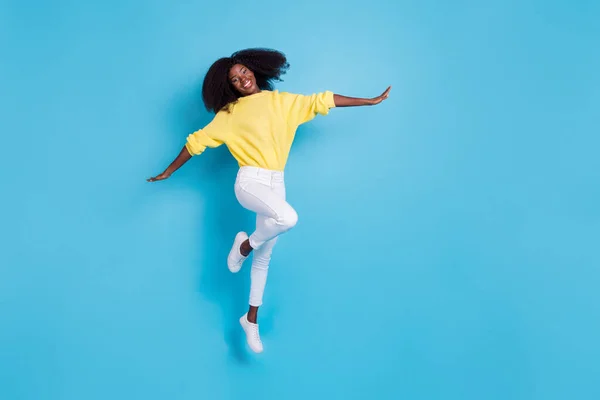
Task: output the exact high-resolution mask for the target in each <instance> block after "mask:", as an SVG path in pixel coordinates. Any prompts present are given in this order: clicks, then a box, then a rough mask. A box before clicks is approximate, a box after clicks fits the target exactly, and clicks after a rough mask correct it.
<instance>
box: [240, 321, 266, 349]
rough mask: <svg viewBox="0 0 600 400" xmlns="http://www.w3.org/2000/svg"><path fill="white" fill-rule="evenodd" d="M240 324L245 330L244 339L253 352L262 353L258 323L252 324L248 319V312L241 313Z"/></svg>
mask: <svg viewBox="0 0 600 400" xmlns="http://www.w3.org/2000/svg"><path fill="white" fill-rule="evenodd" d="M240 325H242V328H244V332H246V341H247V342H248V346H250V349H252V351H253V352H255V353H262V351H263V345H262V342H261V340H260V334H259V333H258V324H253V323H252V322H250V321H248V314H247V313H246V314H244V315H242V317H241V318H240Z"/></svg>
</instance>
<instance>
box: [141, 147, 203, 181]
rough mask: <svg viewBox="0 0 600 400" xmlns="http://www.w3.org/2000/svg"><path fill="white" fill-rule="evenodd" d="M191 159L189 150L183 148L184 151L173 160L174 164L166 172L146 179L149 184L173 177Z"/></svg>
mask: <svg viewBox="0 0 600 400" xmlns="http://www.w3.org/2000/svg"><path fill="white" fill-rule="evenodd" d="M190 158H192V156H191V154H190V152H189V151H188V149H187V148H186V147H185V146H183V149H181V151H180V152H179V155H178V156H177V157H176V158H175V160H173V162H172V163H171V164H170V165H169V166H168V167H167V169H165V170H164V172H162V173H161V174H159V175H157V176H155V177H152V178H148V179H146V180H147V181H148V182H156V181H162V180H163V179H167V178H168V177H170V176H171V174H172V173H173V172H175V171H177V170H178V169H179V168H180V167H181V166H182V165H183V164H185V163H186V162H187V161H188V160H189V159H190Z"/></svg>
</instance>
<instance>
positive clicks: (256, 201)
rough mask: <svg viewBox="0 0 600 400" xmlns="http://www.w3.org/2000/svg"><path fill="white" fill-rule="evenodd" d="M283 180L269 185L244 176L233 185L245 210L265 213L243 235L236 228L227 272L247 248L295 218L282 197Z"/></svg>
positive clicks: (236, 265) (274, 234)
mask: <svg viewBox="0 0 600 400" xmlns="http://www.w3.org/2000/svg"><path fill="white" fill-rule="evenodd" d="M281 187H283V182H281V183H278V184H276V185H274V187H271V186H269V185H266V184H264V183H261V182H259V181H253V180H244V181H242V182H238V183H236V185H235V194H236V197H237V199H238V201H239V203H240V204H241V205H242V207H244V208H246V209H247V210H250V211H253V212H255V213H256V214H258V215H260V216H263V217H265V218H264V219H262V220H261V223H260V224H257V226H256V229H255V231H254V232H253V233H252V234H251V235H250V236H249V237H247V236H246V234H245V233H243V232H240V233H238V235H237V236H236V238H235V240H234V244H233V247H232V249H231V251H230V253H229V257H228V259H227V264H228V266H229V269H230V270H231V272H238V271H239V270H240V268H241V266H242V264H243V262H244V261H245V260H246V258H247V257H248V255H249V253H250V251H251V250H258V249H260V247H261V246H263V245H264V244H265V243H266V242H268V241H270V240H271V239H273V238H276V237H277V236H279V235H281V234H282V233H285V232H287V231H288V230H290V229H291V228H293V227H294V226H295V225H296V223H297V222H298V214H297V213H296V210H294V208H293V207H292V206H291V205H290V204H289V203H288V202H287V201H286V200H285V194H284V195H283V196H282V195H281V192H282V190H283V191H284V189H281Z"/></svg>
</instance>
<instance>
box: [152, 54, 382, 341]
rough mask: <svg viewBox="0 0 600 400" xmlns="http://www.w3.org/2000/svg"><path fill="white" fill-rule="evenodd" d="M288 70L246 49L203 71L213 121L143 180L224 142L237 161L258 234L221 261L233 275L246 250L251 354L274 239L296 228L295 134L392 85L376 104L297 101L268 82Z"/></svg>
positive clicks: (245, 322) (238, 190)
mask: <svg viewBox="0 0 600 400" xmlns="http://www.w3.org/2000/svg"><path fill="white" fill-rule="evenodd" d="M288 68H289V63H288V61H287V59H286V56H285V55H284V54H283V53H281V52H279V51H275V50H270V49H260V48H256V49H246V50H242V51H238V52H235V53H234V54H233V55H232V56H231V57H224V58H221V59H219V60H217V61H216V62H215V63H214V64H213V65H212V66H211V67H210V68H209V70H208V72H207V74H206V76H205V78H204V82H203V86H202V98H203V100H204V104H205V106H206V108H207V109H208V110H209V111H212V112H213V113H214V114H215V116H214V118H213V119H212V121H211V122H210V123H209V124H208V125H206V126H205V127H204V128H203V129H200V130H198V131H196V132H193V133H191V134H189V135H188V136H187V140H186V142H185V145H184V147H183V148H182V149H181V152H180V153H179V155H178V156H177V157H176V158H175V160H174V161H173V162H172V163H171V164H170V165H169V166H168V167H167V169H166V170H165V171H164V172H162V173H161V174H160V175H158V176H155V177H152V178H149V179H148V182H156V181H160V180H164V179H167V178H169V177H170V176H171V174H173V172H175V171H176V170H177V169H179V168H180V167H181V166H182V165H183V164H185V163H186V162H187V161H188V160H189V159H190V158H191V157H192V156H195V155H199V154H201V153H202V152H203V151H205V150H206V148H207V147H210V148H215V147H218V146H220V145H222V144H225V145H226V146H227V148H228V149H229V151H230V152H231V154H232V156H233V157H234V158H235V159H236V160H237V162H238V165H239V171H238V174H237V178H236V181H235V185H234V191H235V195H236V198H237V200H238V201H239V203H240V204H241V205H242V207H244V208H246V209H248V210H250V211H252V212H254V213H256V228H255V230H254V232H252V234H251V235H250V236H248V235H247V234H246V233H245V232H239V233H238V234H237V235H236V236H235V239H234V241H233V246H232V248H231V251H230V252H229V256H228V257H227V266H228V267H229V270H230V271H231V272H233V273H236V272H238V271H239V270H240V269H241V267H242V264H243V263H244V261H245V260H246V259H247V258H248V256H249V255H250V253H251V252H254V255H253V260H252V267H251V271H250V280H251V283H250V300H249V303H250V308H249V310H248V312H247V313H246V314H244V315H243V316H242V317H241V318H240V320H239V322H240V324H241V326H242V328H243V329H244V332H245V334H246V341H247V343H248V346H249V347H250V348H251V349H252V351H254V352H256V353H260V352H262V351H263V345H262V342H261V340H260V335H259V330H258V322H257V316H258V307H259V306H261V305H262V299H263V292H264V289H265V284H266V281H267V271H268V268H269V262H270V260H271V252H272V251H273V246H274V245H275V243H276V241H277V238H278V237H279V235H281V234H283V233H285V232H287V231H288V230H290V229H291V228H293V227H294V225H296V222H297V220H298V214H296V211H295V210H294V208H292V206H291V205H290V204H289V203H288V202H287V201H286V194H285V183H284V169H285V165H286V162H287V159H288V155H289V152H290V148H291V146H292V142H293V141H294V136H295V134H296V130H297V128H298V127H299V126H300V125H301V124H303V123H305V122H308V121H310V120H312V119H313V118H315V117H316V115H317V114H321V115H327V114H328V113H329V110H330V109H331V108H334V107H351V106H367V105H375V104H379V103H381V102H382V101H383V100H385V99H387V97H388V94H389V91H390V87H388V88H387V89H386V91H385V92H384V93H382V94H381V95H380V96H377V97H374V98H355V97H346V96H342V95H339V94H334V93H332V92H331V91H325V92H322V93H316V94H312V95H301V94H293V93H286V92H279V91H278V90H274V88H273V82H274V81H280V80H281V79H280V77H281V75H283V74H285V73H286V71H287V69H288Z"/></svg>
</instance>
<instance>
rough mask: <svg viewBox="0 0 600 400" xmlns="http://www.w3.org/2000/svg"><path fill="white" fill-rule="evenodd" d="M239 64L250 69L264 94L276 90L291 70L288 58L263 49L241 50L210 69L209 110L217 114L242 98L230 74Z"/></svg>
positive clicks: (204, 86)
mask: <svg viewBox="0 0 600 400" xmlns="http://www.w3.org/2000/svg"><path fill="white" fill-rule="evenodd" d="M235 64H243V65H245V66H246V67H247V68H249V69H250V70H251V71H252V72H253V73H254V77H255V78H256V84H257V86H258V87H259V88H260V89H261V90H273V82H274V81H281V80H282V79H281V75H283V74H285V73H286V72H287V69H288V68H289V66H290V64H289V63H288V61H287V58H286V56H285V54H283V53H282V52H280V51H277V50H271V49H263V48H251V49H245V50H240V51H236V52H235V53H233V54H232V55H231V56H230V57H223V58H220V59H218V60H217V61H215V62H214V63H213V64H212V65H211V66H210V68H209V69H208V72H207V73H206V76H205V77H204V83H203V84H202V99H203V100H204V105H205V106H206V109H207V110H209V111H212V112H214V113H215V114H216V113H218V112H219V111H221V110H223V109H225V108H226V107H227V106H229V105H230V104H231V103H234V102H235V101H237V99H238V98H240V97H241V94H240V93H239V92H237V91H236V90H235V89H234V87H233V86H232V85H231V82H230V81H229V70H230V69H231V67H233V66H234V65H235Z"/></svg>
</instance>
